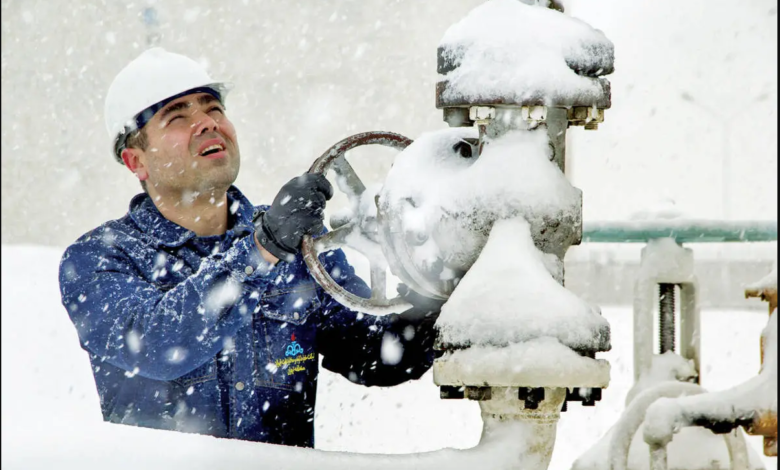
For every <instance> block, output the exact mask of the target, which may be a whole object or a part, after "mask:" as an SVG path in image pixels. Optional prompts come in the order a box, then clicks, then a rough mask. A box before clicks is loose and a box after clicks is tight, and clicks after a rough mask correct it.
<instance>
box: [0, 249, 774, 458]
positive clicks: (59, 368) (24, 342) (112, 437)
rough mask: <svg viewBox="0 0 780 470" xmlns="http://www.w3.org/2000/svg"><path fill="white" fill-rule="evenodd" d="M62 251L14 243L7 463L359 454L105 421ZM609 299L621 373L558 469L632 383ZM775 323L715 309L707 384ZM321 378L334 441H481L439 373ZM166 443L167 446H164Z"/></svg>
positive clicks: (726, 374)
mask: <svg viewBox="0 0 780 470" xmlns="http://www.w3.org/2000/svg"><path fill="white" fill-rule="evenodd" d="M60 255H61V250H57V249H53V248H44V247H32V246H3V247H2V312H3V315H2V341H1V342H0V344H1V345H2V468H3V469H12V468H20V469H21V468H25V469H27V468H72V467H71V466H69V464H67V463H64V462H65V460H63V459H64V458H65V457H66V456H67V457H68V458H73V459H74V460H76V461H78V462H79V465H78V468H79V469H80V470H90V469H93V468H94V469H98V468H105V465H106V462H111V463H112V465H111V466H112V467H113V468H150V469H151V468H164V467H163V466H159V467H157V466H154V465H150V463H157V464H160V463H162V462H165V463H166V466H167V468H179V467H175V466H174V467H171V465H172V463H173V462H178V463H181V462H182V460H181V459H183V458H184V457H183V456H185V455H190V454H192V455H195V454H197V455H201V456H204V457H201V458H200V460H199V461H198V462H197V463H198V464H199V465H194V466H188V468H214V466H213V465H214V464H215V463H222V464H225V465H228V464H229V463H231V462H236V463H241V462H243V463H244V464H245V465H243V466H242V467H241V468H253V467H256V468H261V467H265V465H264V464H267V463H268V459H274V464H275V465H274V467H275V468H308V465H304V466H300V464H296V465H293V464H291V463H290V462H292V460H290V459H291V457H295V459H297V460H295V459H293V460H295V462H301V461H304V460H305V458H310V459H312V460H311V468H319V469H326V468H327V469H329V468H340V466H341V465H342V464H340V463H338V462H337V459H338V458H347V457H344V456H341V457H340V456H339V455H336V454H334V455H330V454H329V455H327V456H324V454H322V453H312V452H311V451H303V450H301V451H293V450H291V449H290V450H288V449H280V448H278V446H268V445H263V444H254V443H229V444H228V445H225V444H224V442H225V441H222V442H220V440H217V439H212V438H208V437H202V436H195V435H185V434H178V433H167V432H161V431H155V430H146V429H136V428H129V427H127V426H118V425H111V424H104V423H102V422H101V419H100V411H99V404H98V397H97V393H96V391H95V388H94V384H93V381H92V375H91V372H90V369H89V366H88V359H87V356H86V354H85V353H84V352H83V351H82V350H81V349H80V348H79V345H78V340H77V337H76V332H75V329H74V328H73V326H72V325H71V323H70V321H69V320H68V317H67V314H66V312H65V310H64V309H63V308H62V306H61V305H60V298H59V291H58V288H57V266H58V262H59V258H60ZM745 302H746V306H747V305H748V302H754V301H747V300H746V301H745ZM602 309H603V313H604V315H605V317H606V318H607V319H608V320H609V322H610V323H611V325H612V338H613V350H612V351H611V352H610V353H607V354H604V355H603V357H604V358H606V359H608V360H609V361H610V363H611V364H612V382H611V385H610V387H609V388H608V389H607V390H605V391H604V398H603V400H602V401H601V402H600V403H598V404H597V406H595V407H593V408H583V407H582V406H580V405H578V404H572V405H570V407H569V411H568V412H566V413H564V415H563V417H562V419H561V421H560V424H559V431H558V440H557V445H556V449H555V453H554V455H553V460H552V463H551V466H550V468H551V469H554V470H566V469H568V468H569V467H570V465H571V463H572V461H573V460H574V459H576V458H577V457H578V456H580V455H581V454H582V453H583V452H584V451H585V450H586V449H587V448H589V447H590V446H591V445H592V444H593V443H595V442H596V441H597V440H598V438H599V437H600V436H601V435H602V434H603V433H604V432H605V431H606V430H607V429H608V428H609V427H610V426H611V425H612V424H613V423H614V422H615V420H616V419H617V417H618V416H619V414H620V412H621V410H622V409H623V402H624V399H625V396H626V393H627V391H628V389H629V387H630V386H631V381H632V371H631V364H632V349H631V315H630V314H631V310H630V308H629V307H626V306H615V307H602ZM766 321H767V315H766V313H765V312H763V311H756V310H745V311H719V310H708V311H704V312H703V321H702V330H703V331H702V333H703V341H702V351H703V359H702V363H703V370H702V375H703V385H704V386H705V387H706V388H708V389H709V390H719V389H723V388H728V387H730V386H733V385H735V384H737V383H740V382H742V381H744V380H746V379H748V378H750V377H752V376H754V375H755V374H757V372H758V367H759V352H758V351H759V345H758V338H759V334H760V332H761V329H762V328H763V327H764V325H765V324H766ZM319 387H320V388H319V397H318V403H317V418H316V420H317V421H316V423H317V428H316V429H317V431H316V432H317V435H316V439H317V447H318V448H319V449H322V450H327V451H347V452H358V453H387V454H398V453H410V452H421V451H429V450H436V449H440V448H443V447H452V448H468V447H471V446H473V445H475V444H476V443H477V442H478V440H479V435H480V431H481V429H480V428H481V421H480V418H479V410H478V406H477V404H476V403H475V402H469V401H461V400H454V401H442V400H440V399H439V398H438V388H437V387H436V386H435V385H433V382H432V378H431V374H430V373H428V374H426V375H425V376H424V377H423V378H422V379H421V380H419V381H417V382H414V383H409V384H405V385H402V386H398V387H393V388H387V389H378V388H363V387H359V386H355V385H353V384H351V383H349V382H348V381H347V380H346V379H343V378H342V377H340V376H336V375H334V374H331V373H329V372H328V371H324V370H323V371H322V373H321V375H320V384H319ZM748 441H749V444H750V445H751V446H752V447H753V448H754V449H756V450H757V452H758V453H759V454H760V455H761V456H762V458H763V461H764V463H765V465H766V467H767V468H774V467H775V466H776V465H777V459H776V458H768V457H763V454H762V453H761V450H760V449H761V440H760V438H756V437H748ZM161 451H164V452H165V453H164V455H156V452H161ZM306 452H308V454H307V453H306ZM302 456H303V457H302ZM305 456H308V457H305ZM312 456H315V457H312ZM353 457H356V456H350V457H349V458H353ZM177 459H179V460H177ZM282 459H287V460H282ZM353 460H354V459H353ZM33 461H34V462H35V463H32V462H33ZM366 462H367V460H366ZM247 463H251V465H246V464H247ZM285 463H287V464H288V465H287V466H285V465H284V464H285ZM138 465H142V466H141V467H138ZM382 468H385V467H382Z"/></svg>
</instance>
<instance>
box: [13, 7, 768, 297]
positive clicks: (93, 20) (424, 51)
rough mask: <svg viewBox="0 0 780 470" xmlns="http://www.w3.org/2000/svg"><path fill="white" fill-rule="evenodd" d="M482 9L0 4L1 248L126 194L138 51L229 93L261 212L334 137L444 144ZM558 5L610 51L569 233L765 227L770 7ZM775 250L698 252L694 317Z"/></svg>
mask: <svg viewBox="0 0 780 470" xmlns="http://www.w3.org/2000/svg"><path fill="white" fill-rule="evenodd" d="M482 1H484V0H426V1H425V2H420V1H413V0H331V1H326V2H322V1H319V2H313V1H305V0H288V1H285V2H274V1H254V0H253V1H249V0H244V1H231V2H218V1H215V0H166V1H150V0H135V1H130V0H79V1H72V2H63V3H61V2H56V3H52V2H48V1H40V0H39V1H34V0H3V1H2V63H1V67H2V243H3V244H5V245H8V244H35V245H49V246H54V247H61V248H64V247H65V246H67V245H68V244H70V243H71V242H72V241H73V240H75V239H76V238H77V237H78V236H79V235H81V234H83V233H84V232H86V231H88V230H90V229H92V228H93V227H95V226H97V225H99V224H101V223H102V222H104V221H106V220H108V219H112V218H118V217H121V216H122V215H123V214H124V213H125V212H126V211H127V207H128V202H129V199H130V198H131V197H132V196H133V195H134V194H136V193H137V192H139V191H140V187H139V185H138V182H137V181H136V179H135V178H134V177H133V175H132V174H131V173H130V172H129V171H127V170H126V169H125V168H124V167H123V166H121V165H120V164H118V163H116V162H115V161H114V159H113V158H112V157H111V154H110V151H109V146H110V144H109V139H108V136H107V134H106V131H105V127H104V124H103V100H104V97H105V92H106V90H107V88H108V86H109V84H110V82H111V80H112V79H113V77H114V76H115V74H116V73H117V72H118V71H119V70H120V69H121V68H122V67H123V66H124V65H125V64H127V63H128V62H129V61H130V60H132V59H133V58H135V57H136V56H137V55H138V54H140V52H141V51H142V50H143V49H145V48H147V47H149V46H150V45H153V44H159V45H161V46H163V47H165V48H167V49H169V50H171V51H174V52H178V53H182V54H185V55H188V56H191V57H193V58H195V59H197V60H199V61H201V62H202V63H203V64H204V65H206V66H207V67H208V69H209V70H210V72H211V74H212V76H214V77H217V78H222V79H225V80H229V81H232V82H234V83H235V89H234V91H233V92H232V93H231V95H230V96H229V98H228V100H227V106H228V111H229V116H230V118H231V119H232V121H233V122H234V123H235V125H236V128H237V132H238V136H239V144H240V148H241V154H242V171H241V174H240V176H239V178H238V181H237V186H238V187H239V188H241V189H242V191H243V192H244V193H245V194H246V195H247V196H248V197H249V198H250V199H251V200H252V201H254V202H255V203H262V202H266V203H267V202H269V201H270V200H271V199H272V197H273V196H274V194H275V193H276V191H277V190H278V188H279V187H280V186H281V185H282V184H283V183H284V182H285V181H287V180H288V179H289V178H291V177H292V176H294V175H297V174H299V173H302V172H303V171H305V170H306V169H307V168H308V167H309V165H310V164H311V163H312V162H313V161H314V159H315V158H316V157H318V156H319V155H320V154H321V153H322V152H324V151H325V150H326V149H327V148H328V147H329V146H330V145H332V144H333V143H335V142H337V141H338V140H340V139H342V138H344V137H347V136H349V135H352V134H354V133H357V132H361V131H367V130H387V131H394V132H398V133H401V134H404V135H407V136H408V137H411V138H413V139H414V138H416V137H417V136H419V135H420V134H421V133H423V132H426V131H431V130H436V129H441V128H444V127H445V126H446V125H445V123H444V122H443V121H442V118H441V111H439V110H436V109H435V107H434V85H435V81H436V48H437V45H438V42H439V39H440V38H441V36H442V35H443V33H444V31H445V30H446V28H447V27H448V26H449V25H451V24H452V23H454V22H455V21H457V20H458V19H460V18H462V17H463V16H464V15H465V14H466V13H467V12H468V11H469V10H470V9H472V8H473V7H474V6H476V5H478V4H480V3H481V2H482ZM565 3H566V7H567V13H569V14H571V15H573V16H575V17H578V18H581V19H583V20H585V21H586V22H588V23H590V24H591V25H593V26H594V27H596V28H599V29H601V30H603V31H604V32H605V33H606V35H607V36H608V37H609V38H610V39H611V40H612V41H613V42H614V43H615V50H616V71H615V73H614V74H613V75H611V76H610V77H609V79H610V81H611V82H612V102H613V107H612V109H610V110H608V111H607V113H606V122H605V123H604V124H602V125H601V126H600V128H599V130H598V131H596V132H591V131H585V130H583V129H582V128H573V129H572V130H571V131H570V132H569V146H568V152H567V156H568V161H567V167H568V168H567V173H569V174H570V177H571V179H572V181H573V183H574V185H575V186H577V187H579V188H581V189H582V190H583V193H584V207H583V213H584V219H585V220H586V221H588V220H603V219H621V218H626V217H629V216H630V215H631V214H632V213H634V212H636V211H638V210H642V209H645V208H647V207H649V206H653V205H654V204H658V203H659V201H667V202H668V201H669V200H673V201H674V202H675V203H676V206H677V208H678V209H679V210H681V211H682V212H683V213H685V214H688V215H693V216H697V217H703V218H727V219H776V217H777V216H776V213H777V202H776V201H777V132H776V126H777V103H776V101H777V2H776V1H775V0H741V1H739V2H734V1H729V0H694V1H686V2H679V1H672V0H632V1H630V2H629V1H625V0H569V1H568V2H565ZM352 153H353V155H351V156H350V160H351V161H352V162H353V165H355V166H356V167H357V170H358V173H359V174H360V175H361V176H362V177H363V178H364V180H365V181H366V182H367V183H371V182H381V181H382V177H383V175H384V174H385V172H386V171H387V168H389V165H390V163H391V162H392V158H393V153H392V152H391V151H389V150H385V149H359V150H356V151H354V152H352ZM338 204H339V202H338V201H336V202H335V203H334V205H338ZM776 246H777V245H776V243H770V244H752V245H744V246H733V245H732V246H720V245H708V246H701V249H699V248H697V258H698V259H700V260H701V261H702V263H700V264H701V266H702V275H703V276H709V277H710V278H712V281H711V282H707V280H706V279H704V280H703V282H702V284H703V286H704V287H703V289H705V292H704V294H703V302H704V304H705V306H706V305H707V302H714V303H715V304H723V305H726V304H728V303H729V302H732V301H733V302H740V303H744V300H742V296H741V290H740V288H739V286H738V285H737V286H736V288H735V289H732V290H731V291H729V289H730V288H729V287H728V285H735V283H737V284H738V283H739V282H742V281H743V280H744V281H745V282H749V281H751V280H752V279H743V278H744V277H745V276H747V274H746V273H748V272H750V271H751V270H753V271H752V272H755V271H754V269H755V268H756V267H759V268H760V269H763V268H764V267H766V269H768V267H769V264H768V263H771V261H768V259H769V258H774V257H775V256H776V254H775V253H776ZM639 248H640V247H638V246H636V247H634V246H622V247H621V246H608V245H600V246H595V245H594V246H581V247H574V248H573V249H572V250H571V251H570V254H569V256H568V257H567V262H568V263H569V266H568V269H569V273H570V275H569V276H568V277H569V278H571V281H568V280H567V282H568V284H569V285H570V287H571V288H572V289H573V290H575V292H577V293H579V294H580V295H583V296H584V297H586V298H588V299H589V300H595V301H600V302H604V301H606V302H608V303H623V301H624V300H629V299H630V289H631V286H630V284H626V279H630V278H631V277H632V276H631V270H633V269H635V264H636V262H638V250H639ZM707 263H710V264H707ZM594 266H596V267H597V268H598V269H599V272H598V275H599V277H598V279H600V280H601V281H599V282H595V284H596V285H594V282H591V280H594V279H593V276H594V271H593V269H596V268H594ZM713 268H718V269H716V270H715V271H714V274H713ZM626 270H628V271H626ZM583 279H588V280H587V282H584V281H582V280H583ZM581 281H582V282H581ZM708 289H710V290H709V291H708ZM708 292H709V294H708ZM621 296H622V297H621Z"/></svg>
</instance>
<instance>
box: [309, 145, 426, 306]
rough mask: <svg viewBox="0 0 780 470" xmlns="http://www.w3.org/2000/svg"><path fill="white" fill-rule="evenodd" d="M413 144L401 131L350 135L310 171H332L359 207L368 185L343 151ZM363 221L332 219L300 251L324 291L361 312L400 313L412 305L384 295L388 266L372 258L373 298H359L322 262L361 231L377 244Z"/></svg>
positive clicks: (351, 199) (350, 198) (323, 156)
mask: <svg viewBox="0 0 780 470" xmlns="http://www.w3.org/2000/svg"><path fill="white" fill-rule="evenodd" d="M411 143H412V140H411V139H409V138H407V137H404V136H402V135H400V134H394V133H392V132H381V131H377V132H363V133H360V134H355V135H353V136H350V137H347V138H346V139H344V140H342V141H340V142H338V143H336V144H335V145H333V146H332V147H331V148H330V149H328V150H327V151H326V152H325V153H323V154H322V155H321V156H320V157H319V158H318V159H317V160H315V161H314V163H313V164H312V166H311V168H309V173H320V174H325V173H326V172H327V171H328V170H333V171H334V172H335V173H336V175H337V176H338V177H339V178H340V181H341V182H342V183H344V184H339V185H338V186H339V188H340V189H341V190H342V191H343V192H344V193H345V194H346V195H347V197H348V198H349V200H350V202H351V203H352V205H353V207H359V206H360V199H361V198H362V196H363V193H364V192H365V191H366V186H365V185H364V184H363V182H362V181H361V180H360V177H358V175H357V173H355V170H354V169H353V168H352V165H350V164H349V162H347V159H346V158H345V157H344V154H345V153H346V152H347V151H348V150H352V149H353V148H355V147H359V146H361V145H372V144H376V145H384V146H386V147H391V148H394V149H396V150H403V149H405V148H406V147H408V146H409V144H411ZM360 222H361V221H360V220H356V219H350V220H340V221H333V220H332V221H331V225H332V226H333V227H332V228H333V230H332V231H330V232H328V233H326V234H325V235H323V236H321V237H318V238H317V239H314V238H312V236H311V235H306V236H304V237H303V243H302V246H301V252H302V253H303V259H304V261H305V262H306V266H308V268H309V272H311V275H312V277H314V280H315V281H317V284H319V285H320V286H321V287H322V288H323V289H325V291H326V292H327V293H328V294H330V295H331V297H333V298H334V299H335V300H336V301H337V302H339V303H340V304H342V305H344V306H346V307H348V308H350V309H352V310H356V311H358V312H364V313H369V314H374V315H384V314H387V313H398V312H401V311H403V310H406V309H407V308H409V307H411V305H410V304H408V303H407V302H406V301H405V300H403V299H402V298H401V297H394V298H392V299H387V298H386V296H385V289H386V287H385V269H386V266H384V265H378V263H376V262H375V261H374V260H373V259H371V257H369V261H370V262H371V298H370V299H366V298H364V297H359V296H357V295H355V294H352V293H351V292H349V291H347V290H346V289H344V288H343V287H341V286H340V285H339V284H338V283H337V282H336V281H335V280H333V278H332V277H331V276H330V274H329V273H328V271H327V270H326V269H325V267H324V266H323V265H322V263H321V262H320V260H319V258H318V255H319V254H320V253H322V252H324V251H329V250H335V249H337V248H340V247H342V246H345V245H347V240H348V239H349V238H350V236H351V235H352V234H353V233H355V232H357V231H360V232H362V234H363V235H365V237H366V238H368V239H370V240H371V241H372V242H374V243H377V244H378V238H379V237H378V234H377V225H376V224H373V227H365V226H361V224H360Z"/></svg>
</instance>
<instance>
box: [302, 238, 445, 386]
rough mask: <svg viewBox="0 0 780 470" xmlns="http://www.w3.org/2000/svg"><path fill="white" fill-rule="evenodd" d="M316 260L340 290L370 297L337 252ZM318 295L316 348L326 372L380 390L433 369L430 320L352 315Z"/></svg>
mask: <svg viewBox="0 0 780 470" xmlns="http://www.w3.org/2000/svg"><path fill="white" fill-rule="evenodd" d="M320 261H321V262H323V264H324V265H325V268H326V269H327V271H328V272H329V273H331V276H332V277H333V279H334V280H335V281H336V282H337V283H339V284H340V285H341V286H342V287H344V288H345V289H347V290H348V291H350V292H352V293H353V294H355V295H359V296H362V297H369V296H370V295H371V290H370V288H369V287H368V286H367V285H366V283H365V282H363V280H361V279H360V278H359V277H357V276H356V275H355V271H354V269H353V268H352V266H350V265H349V264H348V263H347V260H346V257H345V256H344V253H343V252H342V251H341V250H336V251H334V252H332V253H331V254H330V255H329V256H320ZM321 292H322V293H321V298H322V300H323V306H322V310H321V313H320V315H319V323H318V330H317V345H318V348H319V351H320V353H321V354H322V355H323V360H322V365H323V366H324V367H325V368H326V369H328V370H330V371H333V372H336V373H339V374H341V375H343V376H344V377H346V378H347V379H349V380H350V381H352V382H355V383H359V384H361V385H366V386H382V387H386V386H392V385H397V384H400V383H403V382H406V381H407V380H413V379H418V378H420V377H421V376H422V375H423V374H424V373H425V371H427V370H428V369H430V367H431V366H432V365H433V359H434V352H433V343H434V340H435V337H436V332H435V330H434V326H433V321H420V319H419V318H418V319H410V318H407V317H405V316H403V315H399V314H397V313H393V314H389V315H384V316H381V317H378V316H374V315H368V314H364V313H358V312H354V311H352V310H349V309H348V308H346V307H344V306H343V305H341V304H339V303H338V302H336V301H335V300H333V298H332V297H331V296H330V295H328V294H327V293H325V292H324V291H321Z"/></svg>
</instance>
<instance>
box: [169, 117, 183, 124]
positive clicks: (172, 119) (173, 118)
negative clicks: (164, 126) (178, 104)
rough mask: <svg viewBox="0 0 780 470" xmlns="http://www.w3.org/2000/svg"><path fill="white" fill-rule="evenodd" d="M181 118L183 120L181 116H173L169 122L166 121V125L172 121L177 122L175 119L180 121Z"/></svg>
mask: <svg viewBox="0 0 780 470" xmlns="http://www.w3.org/2000/svg"><path fill="white" fill-rule="evenodd" d="M182 118H183V116H174V117H172V118H171V119H170V121H168V124H170V123H172V122H173V121H175V120H177V119H182Z"/></svg>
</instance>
